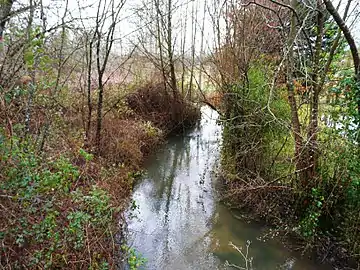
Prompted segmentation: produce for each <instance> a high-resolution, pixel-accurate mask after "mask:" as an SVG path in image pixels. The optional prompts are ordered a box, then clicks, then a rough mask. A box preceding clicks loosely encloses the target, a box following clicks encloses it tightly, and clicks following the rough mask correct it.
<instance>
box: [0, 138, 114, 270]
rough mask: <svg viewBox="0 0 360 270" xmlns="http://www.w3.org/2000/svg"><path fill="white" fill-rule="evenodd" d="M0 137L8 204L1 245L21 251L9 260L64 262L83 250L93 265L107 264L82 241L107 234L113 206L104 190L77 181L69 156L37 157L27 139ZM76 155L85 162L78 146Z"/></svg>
mask: <svg viewBox="0 0 360 270" xmlns="http://www.w3.org/2000/svg"><path fill="white" fill-rule="evenodd" d="M0 138H1V142H2V143H1V144H0V155H1V157H2V158H1V162H0V168H1V169H2V173H3V174H2V175H3V179H2V181H1V182H0V189H1V190H2V193H3V194H6V196H9V198H11V207H12V209H11V211H12V215H10V216H8V217H7V218H6V219H3V220H2V221H0V222H5V221H6V222H9V223H6V225H5V224H2V225H3V228H2V229H1V234H0V237H1V239H3V241H4V242H3V243H4V246H3V251H4V252H5V253H6V254H8V255H9V256H11V252H12V250H13V245H16V246H17V247H18V248H20V249H26V251H27V255H26V256H22V257H18V260H17V261H14V262H12V263H13V265H16V264H27V265H29V266H31V267H35V268H57V267H65V266H66V264H67V263H68V261H69V260H71V258H72V259H74V258H76V257H78V258H79V259H81V256H83V255H82V254H86V256H92V262H93V265H94V266H93V269H95V268H96V269H108V268H109V264H108V262H107V261H106V258H105V257H104V255H101V254H99V253H98V251H97V250H93V249H92V250H88V246H87V245H88V244H89V241H98V240H96V237H99V236H100V235H101V237H105V238H106V237H109V236H110V234H111V231H110V229H109V228H110V227H109V226H111V224H112V223H113V218H114V216H115V214H116V213H118V211H119V209H118V208H116V207H114V206H113V205H112V200H111V198H110V196H109V194H108V193H107V192H106V191H105V190H103V189H101V188H99V187H98V186H96V185H93V186H90V187H89V186H88V185H85V186H84V185H78V184H77V183H78V182H79V181H82V179H81V175H80V171H79V168H77V167H76V166H74V165H73V164H72V163H71V162H70V159H69V158H66V157H64V156H60V157H58V158H55V159H53V160H44V159H40V157H38V156H37V155H36V154H35V151H34V148H33V146H32V145H31V144H30V143H27V142H24V141H21V140H19V139H18V138H16V137H13V138H11V142H10V140H9V139H5V137H4V136H0ZM80 155H82V156H83V157H84V158H85V160H86V161H87V162H89V161H90V160H91V159H92V155H90V154H88V153H86V152H85V151H84V150H80ZM87 181H91V180H90V179H87ZM96 234H98V236H96ZM94 237H95V240H94ZM89 252H90V254H89ZM94 267H95V268H94Z"/></svg>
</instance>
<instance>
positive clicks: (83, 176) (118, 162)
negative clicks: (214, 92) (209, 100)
mask: <svg viewBox="0 0 360 270" xmlns="http://www.w3.org/2000/svg"><path fill="white" fill-rule="evenodd" d="M117 91H120V90H118V89H116V88H114V87H113V89H111V91H110V90H108V91H107V93H109V95H110V94H111V97H110V98H109V99H108V100H109V104H113V103H114V102H111V101H112V100H115V101H116V100H118V99H119V96H118V95H119V94H118V95H117V94H116V93H117ZM144 91H146V93H147V95H146V96H144V95H143V93H144ZM158 91H165V90H164V89H161V87H159V86H154V87H153V86H150V85H147V86H145V87H141V88H135V89H134V90H133V92H132V94H131V95H128V98H127V99H128V100H131V99H132V100H133V98H134V97H136V100H137V102H138V103H136V104H134V103H130V102H126V98H125V101H124V102H122V103H121V104H120V105H119V106H117V107H116V108H113V107H110V108H109V109H108V112H109V113H108V114H107V115H106V117H104V121H103V127H102V134H103V136H102V140H101V142H100V149H101V151H100V152H99V153H96V151H95V150H94V149H95V143H96V142H95V141H94V140H92V139H90V140H88V141H87V142H85V141H84V139H83V136H82V135H81V134H82V130H83V129H82V127H83V125H82V122H83V121H82V120H81V113H78V112H79V111H81V107H82V105H81V102H78V101H79V100H78V99H76V98H75V99H74V98H71V97H70V96H67V95H66V93H67V94H69V95H76V93H74V92H71V90H69V91H68V92H66V91H65V90H64V92H63V93H64V94H63V96H62V102H63V104H65V105H66V106H64V107H67V108H69V110H67V111H63V112H62V113H60V114H55V115H54V116H53V121H52V124H51V126H50V127H49V132H48V137H47V140H46V143H45V145H44V146H41V145H42V143H41V138H40V139H39V138H38V137H37V136H36V132H34V130H36V126H37V125H36V123H39V122H40V121H41V117H42V114H41V111H42V110H41V103H42V102H43V101H42V100H41V98H40V97H39V100H36V101H35V105H34V114H33V117H32V126H31V130H30V132H29V133H28V134H27V135H26V136H23V126H22V125H21V122H19V123H13V122H12V123H11V132H9V128H8V125H6V120H7V119H9V117H10V115H11V111H8V112H7V115H2V116H3V117H2V119H3V120H4V123H3V124H4V128H2V129H1V130H0V157H1V159H0V170H1V174H0V190H1V191H0V207H1V211H0V249H1V250H0V251H1V259H0V267H1V268H2V269H18V268H25V269H50V268H51V269H59V268H66V269H110V268H114V267H115V266H116V265H118V264H119V263H121V260H122V259H124V258H125V257H127V256H128V257H129V262H130V264H134V265H133V266H134V267H135V268H134V269H136V265H137V264H140V262H138V261H135V263H134V260H133V257H134V254H133V253H134V251H132V249H130V248H128V247H126V246H124V245H123V243H122V240H123V239H121V238H122V229H123V227H122V226H124V220H123V212H124V210H125V209H126V208H127V206H128V199H129V195H130V194H131V189H132V186H133V183H134V181H135V178H136V177H137V176H139V170H140V169H141V164H142V161H143V160H144V158H145V157H146V156H147V154H149V153H150V152H151V151H152V150H154V149H155V148H156V146H157V145H159V144H160V143H162V142H163V141H164V138H165V136H166V135H167V134H168V133H169V132H170V131H172V130H173V129H174V128H175V127H182V128H183V127H184V128H186V127H187V126H188V125H191V124H192V123H194V122H195V121H196V120H197V117H198V116H199V114H198V111H197V109H196V108H195V107H194V106H193V105H190V104H189V103H187V102H186V101H184V100H183V99H182V97H180V96H179V97H177V98H176V100H175V99H174V97H173V96H170V97H167V98H166V99H164V97H163V96H162V95H159V93H158ZM121 92H123V91H121ZM119 93H120V92H119ZM14 101H16V98H13V99H9V100H8V102H9V104H13V103H14ZM47 102H48V101H46V102H45V103H47ZM169 103H173V104H178V105H177V106H175V107H173V106H170V104H169ZM143 104H147V106H148V107H147V110H146V112H144V111H143V108H144V106H143ZM164 104H165V105H164ZM159 106H160V107H159ZM174 108H175V109H176V113H174V114H172V111H173V109H174ZM45 109H47V108H45ZM105 109H107V108H105ZM14 111H15V110H14ZM60 111H61V110H60ZM149 115H151V117H148V116H149ZM168 116H169V117H170V118H169V117H168ZM13 119H14V118H13ZM20 120H21V118H20ZM93 137H94V136H91V137H90V138H93ZM40 146H41V147H40ZM40 148H43V149H40ZM119 222H120V225H121V226H119Z"/></svg>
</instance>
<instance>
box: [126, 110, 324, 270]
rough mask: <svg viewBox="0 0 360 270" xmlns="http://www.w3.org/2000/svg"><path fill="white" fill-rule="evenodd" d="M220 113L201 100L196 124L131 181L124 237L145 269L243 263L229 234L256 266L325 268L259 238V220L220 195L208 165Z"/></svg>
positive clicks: (213, 160)
mask: <svg viewBox="0 0 360 270" xmlns="http://www.w3.org/2000/svg"><path fill="white" fill-rule="evenodd" d="M217 117H218V115H217V114H216V112H214V111H212V110H211V109H209V108H207V107H203V108H202V118H201V121H200V122H199V124H198V125H197V126H196V127H195V128H194V129H193V130H191V131H189V132H188V133H187V134H185V135H181V136H177V137H174V138H171V139H170V140H169V142H168V143H167V144H166V145H165V146H164V147H163V149H161V150H160V151H158V152H157V153H156V154H154V155H153V156H152V157H150V158H149V160H148V162H147V164H146V166H145V168H146V171H147V173H146V175H145V176H144V178H143V179H142V180H140V181H139V183H138V184H137V185H136V186H135V189H134V194H133V199H134V200H135V201H136V204H137V205H138V209H137V210H136V212H135V213H136V215H137V218H135V219H130V220H129V221H128V222H129V224H128V225H129V228H128V229H129V245H131V246H133V247H134V248H135V249H136V250H137V251H138V252H140V253H141V254H142V256H143V257H145V258H146V259H147V261H148V262H147V264H146V266H145V267H144V268H143V269H154V270H155V269H172V270H182V269H199V270H200V269H233V268H231V267H228V266H226V261H228V262H230V263H232V264H236V265H239V266H241V267H244V266H245V264H244V259H243V257H242V256H241V254H240V253H239V252H237V251H236V250H235V249H234V248H232V247H231V246H229V242H233V243H234V244H235V245H236V246H238V247H242V248H243V250H244V251H245V249H244V248H245V246H246V242H247V241H251V245H250V248H249V257H253V269H258V270H268V269H296V270H300V269H301V270H304V269H310V270H312V269H314V270H315V269H324V268H321V267H319V266H316V265H314V264H312V263H311V262H310V261H307V260H306V259H304V258H300V256H299V255H297V254H293V253H291V252H290V251H288V250H286V249H285V248H284V247H282V246H281V245H280V244H279V243H277V242H276V241H267V242H262V241H260V240H258V239H259V237H261V236H262V234H263V228H261V227H260V226H259V225H256V224H248V223H246V222H244V221H241V220H239V219H237V218H235V217H234V215H233V214H232V213H231V212H230V211H229V210H228V209H227V208H226V207H225V206H223V205H222V204H220V203H219V202H218V200H217V196H216V189H215V187H214V183H215V181H216V180H215V177H214V173H213V171H214V170H215V169H216V168H217V166H218V165H219V162H220V160H219V159H220V153H219V152H220V144H221V133H222V129H221V126H220V125H218V124H217V121H216V120H217Z"/></svg>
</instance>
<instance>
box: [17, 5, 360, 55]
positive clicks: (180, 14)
mask: <svg viewBox="0 0 360 270" xmlns="http://www.w3.org/2000/svg"><path fill="white" fill-rule="evenodd" d="M27 1H28V0H22V1H21V2H27ZM43 1H44V5H45V6H49V7H50V9H49V11H47V12H48V18H47V21H48V24H49V26H50V25H53V24H57V23H59V22H60V21H61V17H62V16H63V12H64V7H65V3H66V0H43ZM117 1H119V0H117ZM144 1H152V0H127V2H126V4H125V6H124V8H123V10H122V13H121V16H120V18H121V22H120V23H119V25H118V27H117V29H116V38H119V39H120V42H118V43H117V44H116V46H115V48H114V49H115V50H118V51H117V53H121V50H122V48H127V47H129V44H133V43H134V42H136V40H137V35H139V33H140V32H141V30H142V28H144V27H145V26H146V24H147V23H148V22H149V20H148V21H144V20H142V21H139V20H137V19H136V15H135V11H134V9H135V8H136V7H139V5H140V4H141V3H142V2H144ZM339 1H342V5H341V7H342V9H343V8H344V4H345V2H346V1H345V0H334V1H333V3H334V5H337V4H338V3H339ZM173 2H174V7H175V8H174V23H173V24H174V26H176V25H178V26H179V25H181V24H182V25H184V24H185V19H186V17H187V18H188V20H187V23H186V24H187V26H186V30H185V32H186V35H185V37H186V41H187V42H186V47H187V49H188V50H190V47H191V45H192V42H191V37H192V21H191V20H190V17H191V10H192V7H193V5H194V7H195V9H196V10H197V17H198V18H197V22H196V29H197V39H196V43H195V46H196V51H197V52H199V51H200V43H201V42H200V40H201V36H203V37H204V47H205V50H206V51H209V50H211V48H212V47H213V44H214V43H213V40H214V34H213V30H212V23H211V19H210V16H209V14H208V8H207V11H206V12H205V14H204V5H205V4H206V5H207V6H210V3H214V2H215V3H219V0H173ZM68 3H69V15H70V14H71V16H73V17H76V18H78V17H80V14H81V17H82V18H89V17H93V18H94V17H95V16H96V9H97V4H98V3H99V2H98V0H68ZM356 5H357V6H358V8H357V13H356V12H355V13H353V14H352V15H353V16H352V17H351V18H350V19H349V21H348V24H349V23H350V22H351V21H354V17H355V16H359V11H360V8H359V6H360V0H354V1H353V5H352V6H353V7H355V6H356ZM79 6H80V7H81V8H82V10H81V12H80V10H79ZM186 14H187V15H186ZM203 17H205V21H204V25H205V30H204V33H203V35H202V33H201V27H202V20H203ZM85 24H87V25H88V26H89V28H91V27H93V25H94V19H88V20H86V22H85ZM352 27H353V30H352V33H353V35H354V36H355V38H356V40H357V42H358V44H359V43H360V18H358V20H357V23H356V24H354V25H353V26H352ZM182 35H183V34H180V33H179V31H178V30H174V38H176V40H177V43H176V44H177V45H178V44H180V40H181V36H182ZM115 53H116V51H115Z"/></svg>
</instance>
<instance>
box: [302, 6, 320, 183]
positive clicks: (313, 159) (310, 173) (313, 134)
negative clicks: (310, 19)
mask: <svg viewBox="0 0 360 270" xmlns="http://www.w3.org/2000/svg"><path fill="white" fill-rule="evenodd" d="M317 9H318V15H317V31H318V32H317V36H316V41H315V55H314V62H313V70H314V71H313V74H312V86H311V90H312V93H311V94H312V97H311V102H310V126H309V130H308V137H307V140H308V152H307V155H308V156H307V157H306V158H307V161H308V164H307V178H308V180H310V179H314V178H315V177H316V169H317V163H318V144H317V133H318V117H319V95H320V91H321V81H320V58H321V53H322V41H323V35H324V23H325V21H324V13H323V8H322V3H321V0H318V3H317Z"/></svg>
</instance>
